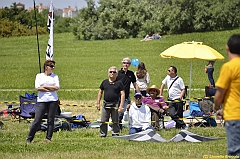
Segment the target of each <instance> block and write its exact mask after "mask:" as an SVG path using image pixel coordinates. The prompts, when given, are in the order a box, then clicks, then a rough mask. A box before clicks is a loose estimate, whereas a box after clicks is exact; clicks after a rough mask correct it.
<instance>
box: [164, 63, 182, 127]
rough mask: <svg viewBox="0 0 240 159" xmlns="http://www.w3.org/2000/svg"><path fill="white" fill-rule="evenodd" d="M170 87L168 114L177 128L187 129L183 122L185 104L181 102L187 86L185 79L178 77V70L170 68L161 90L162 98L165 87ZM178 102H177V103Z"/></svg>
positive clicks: (173, 67)
mask: <svg viewBox="0 0 240 159" xmlns="http://www.w3.org/2000/svg"><path fill="white" fill-rule="evenodd" d="M165 85H167V87H168V101H171V102H170V103H169V108H168V112H169V115H170V116H171V118H172V119H173V120H174V121H175V122H176V128H178V129H186V124H185V123H184V121H183V120H179V118H183V102H182V101H181V100H182V98H183V96H184V93H185V85H184V82H183V79H182V78H181V77H179V76H178V75H177V68H176V67H175V66H170V67H169V69H168V75H167V76H166V77H165V78H164V80H163V81H162V85H161V88H160V96H162V93H163V89H164V86H165ZM175 100H177V101H175Z"/></svg>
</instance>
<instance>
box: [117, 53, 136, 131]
mask: <svg viewBox="0 0 240 159" xmlns="http://www.w3.org/2000/svg"><path fill="white" fill-rule="evenodd" d="M130 65H131V59H130V58H128V57H126V58H123V60H122V66H123V67H122V68H121V70H120V71H119V72H118V76H117V81H122V83H123V85H124V90H125V101H124V104H123V111H122V112H121V113H120V114H119V123H122V119H123V115H124V112H125V110H126V106H127V105H128V104H130V103H131V101H130V97H129V93H130V85H131V83H133V86H134V88H135V89H136V91H137V92H140V89H139V87H138V85H137V83H136V77H135V75H134V73H133V71H130V70H128V68H129V67H130ZM119 126H120V129H122V124H119Z"/></svg>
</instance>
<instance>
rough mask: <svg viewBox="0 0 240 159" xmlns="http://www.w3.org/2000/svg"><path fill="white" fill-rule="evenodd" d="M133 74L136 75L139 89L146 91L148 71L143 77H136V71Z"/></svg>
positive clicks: (148, 78)
mask: <svg viewBox="0 0 240 159" xmlns="http://www.w3.org/2000/svg"><path fill="white" fill-rule="evenodd" d="M134 75H135V77H136V83H137V85H138V87H139V89H140V91H146V90H147V88H148V85H149V83H150V76H149V74H148V72H147V74H146V75H145V76H144V77H143V78H137V75H136V72H134Z"/></svg>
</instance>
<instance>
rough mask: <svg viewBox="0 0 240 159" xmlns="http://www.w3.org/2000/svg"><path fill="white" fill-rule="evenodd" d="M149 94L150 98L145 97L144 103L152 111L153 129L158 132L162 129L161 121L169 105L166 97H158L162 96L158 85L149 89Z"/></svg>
mask: <svg viewBox="0 0 240 159" xmlns="http://www.w3.org/2000/svg"><path fill="white" fill-rule="evenodd" d="M147 93H148V94H149V95H150V96H149V97H144V98H143V99H142V102H143V103H144V104H146V105H148V106H149V108H150V110H151V120H152V121H154V122H153V127H154V129H155V130H156V131H158V130H159V129H160V124H159V119H160V117H161V116H162V114H163V113H164V111H165V110H167V109H168V106H167V104H166V103H165V100H164V97H163V96H160V97H158V95H159V94H160V91H159V89H158V88H157V87H156V85H152V86H151V87H149V88H148V89H147Z"/></svg>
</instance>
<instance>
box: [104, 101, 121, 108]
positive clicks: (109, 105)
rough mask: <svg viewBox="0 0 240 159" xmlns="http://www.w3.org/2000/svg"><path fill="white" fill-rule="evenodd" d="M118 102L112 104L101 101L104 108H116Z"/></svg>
mask: <svg viewBox="0 0 240 159" xmlns="http://www.w3.org/2000/svg"><path fill="white" fill-rule="evenodd" d="M118 103H119V102H118V100H117V101H114V102H106V101H105V100H104V101H103V106H104V107H116V106H118Z"/></svg>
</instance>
